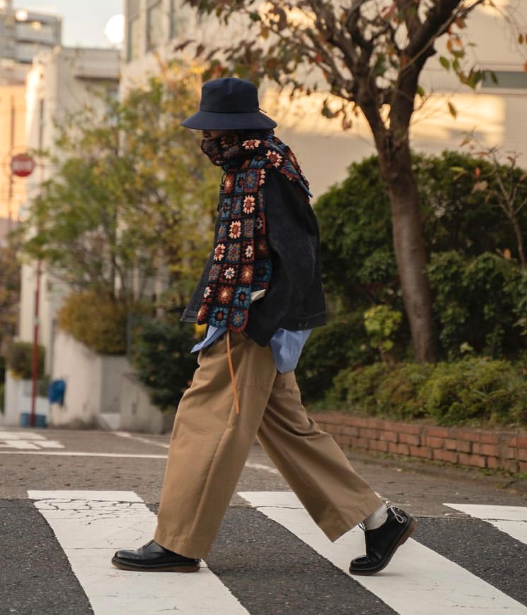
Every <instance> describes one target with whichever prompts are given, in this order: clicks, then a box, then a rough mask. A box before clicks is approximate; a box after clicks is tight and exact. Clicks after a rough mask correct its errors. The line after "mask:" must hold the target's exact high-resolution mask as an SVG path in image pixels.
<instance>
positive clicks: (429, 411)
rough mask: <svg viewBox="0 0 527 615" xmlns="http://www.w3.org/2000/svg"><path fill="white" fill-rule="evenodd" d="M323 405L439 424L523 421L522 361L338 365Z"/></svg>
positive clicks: (526, 405) (526, 397)
mask: <svg viewBox="0 0 527 615" xmlns="http://www.w3.org/2000/svg"><path fill="white" fill-rule="evenodd" d="M325 406H326V407H334V408H337V409H338V408H340V409H344V410H350V411H351V412H353V413H354V414H360V415H366V416H379V417H382V418H392V419H395V420H409V419H420V418H430V419H433V420H434V422H436V423H438V424H440V425H478V426H480V425H482V424H488V425H509V426H511V425H521V426H525V425H527V379H526V378H525V366H524V364H523V363H512V362H510V361H493V360H488V359H485V358H469V359H465V360H462V361H456V362H452V363H437V364H436V365H430V364H427V365H419V364H417V363H399V364H396V365H388V364H385V363H376V364H374V365H368V366H365V367H361V368H358V369H354V370H349V369H346V370H342V371H341V372H340V373H339V374H338V375H337V376H336V378H335V379H334V381H333V387H332V389H331V390H330V391H329V392H328V393H327V395H326V400H325Z"/></svg>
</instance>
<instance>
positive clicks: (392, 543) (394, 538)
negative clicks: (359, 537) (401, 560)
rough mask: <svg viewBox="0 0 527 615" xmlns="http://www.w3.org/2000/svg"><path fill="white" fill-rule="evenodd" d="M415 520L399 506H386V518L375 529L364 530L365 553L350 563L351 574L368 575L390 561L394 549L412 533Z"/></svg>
mask: <svg viewBox="0 0 527 615" xmlns="http://www.w3.org/2000/svg"><path fill="white" fill-rule="evenodd" d="M416 526H417V520H416V519H414V517H412V515H409V514H408V513H406V512H404V510H402V509H401V508H396V507H395V506H391V507H390V508H388V519H387V520H386V521H385V522H384V523H383V524H382V525H381V527H378V528H377V529H375V530H366V531H365V532H364V535H365V537H366V555H364V556H362V557H357V558H356V559H354V560H353V561H352V562H351V564H350V573H351V574H363V575H370V574H376V573H377V572H380V571H381V570H383V569H384V568H386V566H387V565H388V564H389V563H390V560H391V559H392V557H393V554H394V553H395V551H396V550H397V549H398V548H399V547H400V546H401V545H402V544H404V543H405V542H406V541H407V540H408V538H410V536H411V535H412V533H413V532H414V530H415V528H416Z"/></svg>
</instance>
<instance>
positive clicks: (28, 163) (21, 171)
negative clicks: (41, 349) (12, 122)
mask: <svg viewBox="0 0 527 615" xmlns="http://www.w3.org/2000/svg"><path fill="white" fill-rule="evenodd" d="M34 170H35V160H34V159H33V157H32V156H29V155H28V154H26V153H23V154H17V155H16V156H13V157H12V158H11V181H12V179H13V176H17V177H28V176H29V175H31V173H33V171H34ZM41 184H42V182H41ZM41 274H42V267H41V261H40V259H39V260H38V261H37V279H36V288H35V309H34V315H35V318H34V327H33V357H32V358H33V360H32V368H31V414H30V416H29V425H30V427H34V426H35V416H36V414H35V411H36V400H37V381H38V334H39V324H40V323H39V317H40V276H41Z"/></svg>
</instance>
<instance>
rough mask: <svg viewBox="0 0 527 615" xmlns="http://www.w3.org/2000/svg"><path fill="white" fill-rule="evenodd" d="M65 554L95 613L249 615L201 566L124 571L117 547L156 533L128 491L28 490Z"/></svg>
mask: <svg viewBox="0 0 527 615" xmlns="http://www.w3.org/2000/svg"><path fill="white" fill-rule="evenodd" d="M28 496H29V498H30V499H32V500H35V506H36V507H37V508H38V509H39V511H40V513H41V514H42V515H43V516H44V517H45V519H46V520H47V522H48V523H49V525H50V526H51V528H52V530H53V532H54V533H55V535H56V537H57V539H58V541H59V543H60V545H61V547H62V549H63V550H64V552H65V553H66V555H67V557H68V559H69V561H70V564H71V567H72V569H73V572H74V573H75V575H76V576H77V578H78V579H79V582H80V583H81V585H82V587H83V589H84V591H85V593H86V595H87V597H88V599H89V600H90V603H91V605H92V608H93V610H94V613H95V615H110V614H111V615H145V614H148V615H155V614H156V613H163V612H164V613H166V612H178V613H182V614H184V615H219V614H222V615H223V614H225V615H244V614H245V615H248V611H247V610H246V609H244V608H243V607H242V606H241V604H240V603H239V602H238V600H236V598H235V597H234V596H233V595H232V594H231V593H230V591H229V590H228V589H227V588H226V587H225V585H223V583H222V582H221V581H220V580H219V578H218V577H217V576H216V575H214V574H213V573H212V572H211V571H210V570H209V569H208V568H207V567H206V564H205V563H204V562H202V566H203V569H202V570H200V571H199V573H198V574H180V575H178V574H172V575H169V576H168V577H167V574H154V573H149V572H126V571H122V570H118V569H116V568H114V567H113V566H112V565H111V563H110V560H111V557H112V555H113V553H114V552H115V550H116V549H118V548H126V547H127V546H128V547H130V548H136V547H137V546H138V545H142V544H144V543H146V542H148V541H149V540H150V539H151V538H152V535H153V533H154V529H155V525H156V516H155V515H154V514H153V513H152V512H151V511H150V510H148V508H147V507H146V505H145V504H144V502H143V500H142V499H141V498H140V497H139V496H137V495H136V494H135V493H134V492H132V491H109V492H104V491H28Z"/></svg>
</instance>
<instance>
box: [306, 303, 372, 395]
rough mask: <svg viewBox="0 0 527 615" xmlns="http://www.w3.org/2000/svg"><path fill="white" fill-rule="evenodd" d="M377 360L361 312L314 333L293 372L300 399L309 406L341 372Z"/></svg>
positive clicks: (342, 318)
mask: <svg viewBox="0 0 527 615" xmlns="http://www.w3.org/2000/svg"><path fill="white" fill-rule="evenodd" d="M377 356H378V353H377V352H376V351H375V350H374V349H372V348H371V346H370V342H369V339H368V334H367V333H366V329H365V327H364V319H363V315H362V310H357V311H355V312H350V313H349V314H347V315H346V316H345V317H337V318H336V319H335V320H333V321H332V322H330V323H329V324H327V325H326V326H324V327H319V328H316V329H314V330H313V332H312V333H311V336H310V337H309V340H308V341H307V343H306V345H305V347H304V349H303V351H302V355H301V357H300V361H299V364H298V367H297V369H296V378H297V381H298V386H299V387H300V390H301V391H302V396H303V398H304V399H305V400H306V401H308V402H312V401H314V400H316V399H320V398H321V397H323V396H324V392H325V391H326V390H327V389H329V388H330V387H331V384H332V380H333V378H334V377H335V376H336V374H338V373H339V371H340V370H341V369H343V368H344V367H350V368H353V367H357V366H359V365H365V364H367V363H372V362H373V361H375V359H376V358H377Z"/></svg>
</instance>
